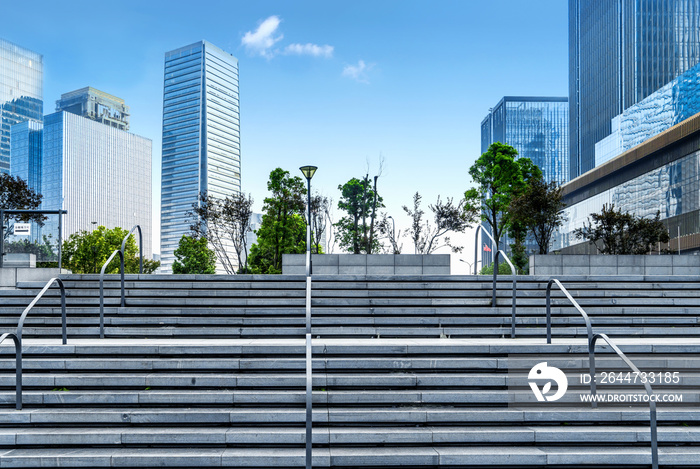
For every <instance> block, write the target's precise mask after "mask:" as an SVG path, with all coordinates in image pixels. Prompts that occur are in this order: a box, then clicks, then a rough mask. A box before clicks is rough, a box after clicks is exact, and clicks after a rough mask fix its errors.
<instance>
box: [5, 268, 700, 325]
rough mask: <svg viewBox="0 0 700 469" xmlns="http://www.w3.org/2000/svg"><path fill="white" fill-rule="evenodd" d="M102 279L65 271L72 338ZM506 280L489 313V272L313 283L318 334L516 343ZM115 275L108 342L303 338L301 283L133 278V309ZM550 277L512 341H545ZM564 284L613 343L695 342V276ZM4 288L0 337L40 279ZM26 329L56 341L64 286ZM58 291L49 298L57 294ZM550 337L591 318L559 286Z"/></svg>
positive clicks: (527, 294) (522, 282)
mask: <svg viewBox="0 0 700 469" xmlns="http://www.w3.org/2000/svg"><path fill="white" fill-rule="evenodd" d="M97 278H98V277H97V276H95V275H68V276H65V280H64V281H65V284H66V287H67V289H68V293H67V295H68V307H69V312H68V324H69V334H70V336H71V337H97V335H98V329H97V327H98V324H99V321H98V318H99V315H98V314H96V309H95V306H96V305H97V304H98V298H99V296H98V295H99V290H98V288H97V286H98V284H97ZM509 278H510V277H501V279H503V280H502V281H500V282H499V284H498V286H499V289H498V295H499V298H498V306H497V307H496V308H491V307H490V304H491V285H492V284H491V278H490V277H487V276H479V277H471V276H466V277H463V276H416V277H409V276H391V277H387V276H370V277H365V276H363V277H357V276H343V277H339V276H314V280H313V287H312V288H313V293H312V306H313V320H312V325H313V329H312V332H313V335H314V337H316V336H319V337H324V338H330V337H338V338H341V337H406V338H408V337H436V338H438V337H451V338H460V337H465V338H466V337H475V338H476V337H510V315H511V307H510V304H511V298H510V297H511V283H510V281H509V280H508V279H509ZM117 280H118V276H112V277H111V279H110V280H109V281H107V282H106V283H105V292H106V302H105V304H106V308H105V318H106V319H105V324H106V337H125V338H134V337H149V338H154V337H181V336H182V337H185V336H186V337H191V338H210V337H220V338H265V337H268V338H272V337H303V334H304V324H305V320H304V317H305V316H304V315H305V291H304V288H305V277H303V276H292V275H280V276H240V277H227V276H202V277H200V276H177V277H175V276H172V275H145V276H140V277H139V276H127V281H126V305H127V307H126V308H120V307H118V305H119V303H120V300H119V294H120V292H119V282H118V281H117ZM548 280H549V277H529V276H526V277H519V280H518V296H517V306H518V309H517V324H518V328H517V336H518V337H544V334H545V329H544V324H545V314H544V305H545V288H546V285H547V281H548ZM563 283H564V286H565V287H566V288H567V289H568V290H569V291H570V292H571V294H572V295H573V296H574V298H576V299H577V301H578V302H579V303H580V304H581V306H583V308H584V309H585V310H586V311H587V312H588V314H589V315H590V316H591V321H592V323H593V326H594V327H596V326H598V327H601V328H604V330H605V331H606V333H607V334H608V335H610V336H611V337H614V336H619V337H629V336H643V337H674V336H677V337H700V323H699V322H698V316H700V278H699V277H697V276H692V277H691V276H687V277H686V276H666V277H641V276H629V277H623V276H619V277H568V278H566V279H565V280H563ZM19 286H20V287H21V289H20V290H0V299H1V301H2V302H3V304H4V306H5V307H4V308H2V311H0V330H4V329H8V328H12V327H14V325H16V323H17V317H19V314H20V313H21V311H22V310H23V309H24V307H26V305H27V304H28V303H29V301H31V299H32V298H33V297H34V295H35V294H36V293H37V291H38V289H39V288H41V287H43V284H42V283H37V282H24V283H20V284H19ZM46 296H47V299H45V300H42V302H40V303H39V305H38V306H37V307H35V310H34V311H33V312H32V315H31V316H30V317H29V318H28V320H27V323H26V328H25V332H24V334H25V336H27V337H58V335H57V334H58V332H59V330H58V329H57V328H56V327H55V326H56V325H57V324H59V323H60V311H59V309H58V308H57V307H56V305H57V302H56V298H55V297H56V296H58V291H57V290H56V291H53V292H49V293H47V295H46ZM51 296H53V297H54V298H53V299H52V298H51ZM552 297H553V300H552V305H553V308H552V315H553V324H554V330H553V334H554V337H585V334H586V331H585V327H584V322H583V320H582V319H581V317H580V316H579V314H578V312H577V311H576V310H575V309H574V308H573V307H572V305H571V304H570V303H569V302H568V300H566V299H565V298H564V297H563V295H562V294H561V292H559V291H558V290H555V291H553V295H552Z"/></svg>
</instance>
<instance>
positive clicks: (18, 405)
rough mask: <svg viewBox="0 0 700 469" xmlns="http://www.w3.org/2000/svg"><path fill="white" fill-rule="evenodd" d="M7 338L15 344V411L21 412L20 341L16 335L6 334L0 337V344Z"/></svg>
mask: <svg viewBox="0 0 700 469" xmlns="http://www.w3.org/2000/svg"><path fill="white" fill-rule="evenodd" d="M8 337H9V338H11V339H12V341H13V342H14V343H15V360H16V364H15V409H17V410H22V341H21V340H20V339H19V337H18V336H17V334H13V333H12V332H7V333H5V334H3V335H1V336H0V344H1V343H3V342H4V341H5V339H7V338H8Z"/></svg>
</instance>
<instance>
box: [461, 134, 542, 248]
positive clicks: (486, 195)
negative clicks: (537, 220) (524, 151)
mask: <svg viewBox="0 0 700 469" xmlns="http://www.w3.org/2000/svg"><path fill="white" fill-rule="evenodd" d="M517 156H518V152H517V150H516V149H515V148H513V147H511V146H510V145H506V144H504V143H500V142H495V143H492V144H491V145H490V146H489V149H488V150H487V151H486V152H485V153H484V154H482V155H481V156H480V157H479V159H478V160H476V162H475V163H474V164H473V165H472V166H471V168H469V175H470V176H471V177H472V180H473V181H474V183H475V184H476V187H475V188H472V189H469V190H467V191H466V192H465V193H464V197H465V199H466V207H467V209H468V210H470V211H479V212H481V220H482V221H483V222H485V223H487V224H488V225H489V226H490V227H491V233H492V234H493V237H494V239H495V241H496V244H497V245H498V244H499V243H500V240H501V237H502V236H503V233H504V232H505V230H506V229H507V228H508V227H509V226H510V224H511V213H510V211H509V210H508V209H509V207H510V203H511V201H512V200H513V199H514V198H516V197H517V196H519V195H521V194H522V193H524V192H525V189H526V188H527V186H528V184H529V182H530V181H531V180H533V179H539V178H540V177H542V171H540V169H539V168H538V167H537V166H535V165H534V164H533V163H532V161H530V159H529V158H517Z"/></svg>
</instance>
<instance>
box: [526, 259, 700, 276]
mask: <svg viewBox="0 0 700 469" xmlns="http://www.w3.org/2000/svg"><path fill="white" fill-rule="evenodd" d="M530 275H700V256H683V255H681V256H678V255H662V256H653V255H651V256H609V255H600V254H599V255H569V254H561V255H556V254H548V255H539V254H537V255H534V256H530Z"/></svg>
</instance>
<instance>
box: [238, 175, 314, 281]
mask: <svg viewBox="0 0 700 469" xmlns="http://www.w3.org/2000/svg"><path fill="white" fill-rule="evenodd" d="M267 189H268V191H270V196H269V197H266V198H265V200H264V205H263V212H265V213H264V214H263V217H262V223H261V224H260V228H259V229H258V230H257V231H256V234H257V236H258V240H257V242H256V244H254V245H253V246H251V248H250V261H249V266H250V269H251V272H253V273H261V274H278V273H282V254H301V253H304V252H305V251H306V223H305V221H304V208H305V203H304V196H305V195H306V189H305V187H304V181H303V180H302V179H301V178H300V177H299V176H290V174H289V171H285V170H283V169H282V168H276V169H274V170H273V171H272V172H271V173H270V179H269V180H268V182H267Z"/></svg>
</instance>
